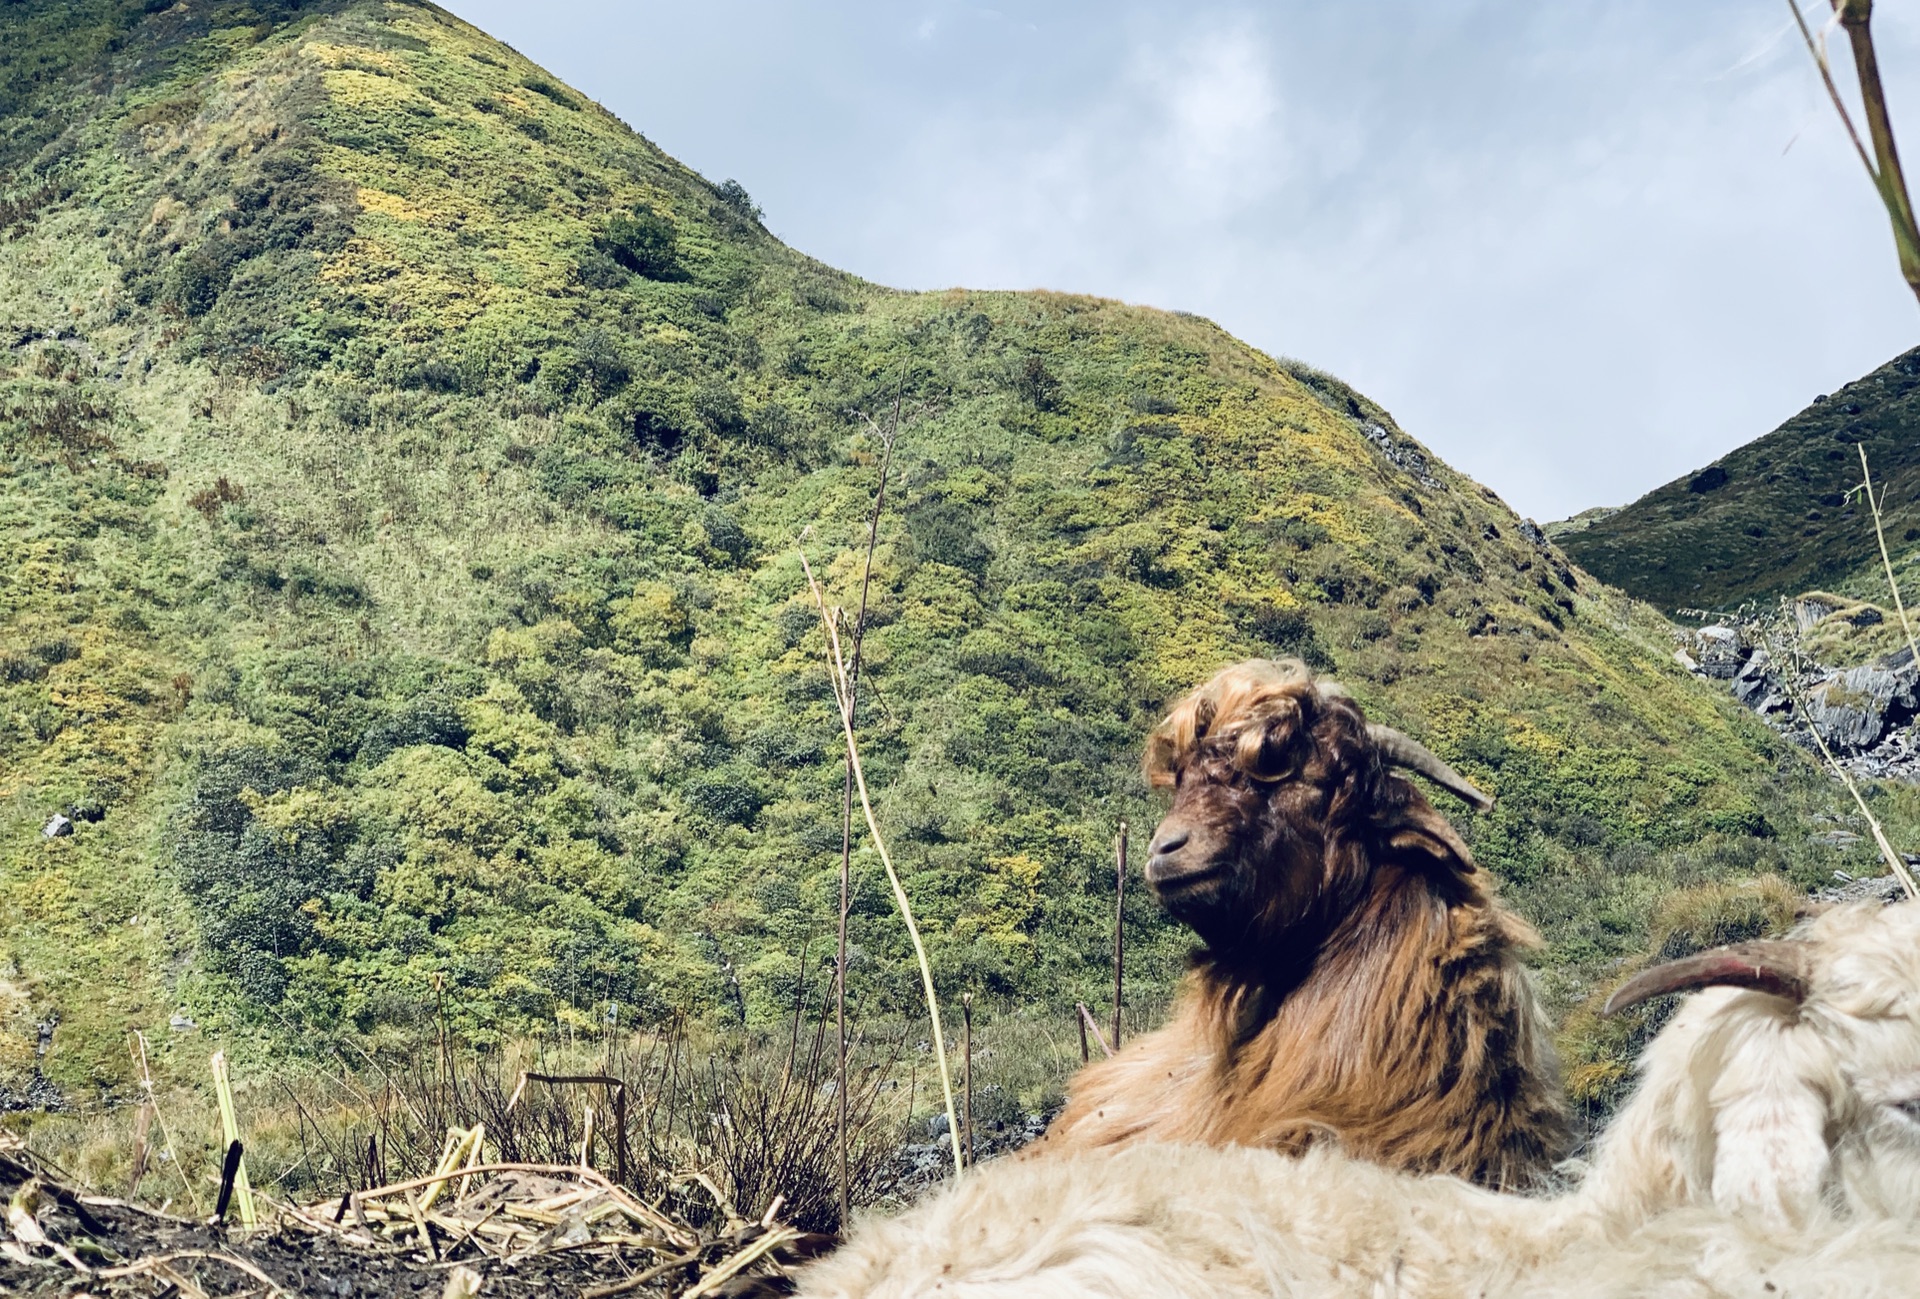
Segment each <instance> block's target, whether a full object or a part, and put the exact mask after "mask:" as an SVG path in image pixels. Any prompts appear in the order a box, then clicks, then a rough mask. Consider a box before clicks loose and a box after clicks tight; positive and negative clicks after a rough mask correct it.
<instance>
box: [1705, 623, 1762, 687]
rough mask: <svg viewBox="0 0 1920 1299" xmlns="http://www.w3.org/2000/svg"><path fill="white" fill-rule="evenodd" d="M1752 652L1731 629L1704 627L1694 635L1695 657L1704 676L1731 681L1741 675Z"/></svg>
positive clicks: (1737, 633) (1738, 634)
mask: <svg viewBox="0 0 1920 1299" xmlns="http://www.w3.org/2000/svg"><path fill="white" fill-rule="evenodd" d="M1751 654H1752V650H1750V649H1749V648H1748V647H1747V645H1746V644H1745V643H1744V642H1743V641H1742V640H1741V639H1740V633H1739V632H1737V631H1735V630H1734V629H1733V628H1731V627H1721V626H1713V627H1702V628H1701V629H1700V630H1699V631H1697V632H1695V633H1694V634H1693V656H1694V659H1695V661H1696V662H1698V663H1699V665H1700V669H1699V670H1700V674H1701V675H1702V676H1707V677H1712V678H1713V679H1714V680H1716V681H1731V680H1733V678H1734V677H1736V676H1737V675H1739V672H1740V669H1741V668H1742V667H1743V666H1744V665H1745V664H1746V662H1747V659H1748V658H1749V657H1750V656H1751Z"/></svg>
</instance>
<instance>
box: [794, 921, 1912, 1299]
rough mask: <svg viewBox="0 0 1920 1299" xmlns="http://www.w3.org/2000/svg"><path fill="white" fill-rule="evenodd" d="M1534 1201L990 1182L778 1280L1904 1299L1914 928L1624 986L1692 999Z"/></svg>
mask: <svg viewBox="0 0 1920 1299" xmlns="http://www.w3.org/2000/svg"><path fill="white" fill-rule="evenodd" d="M1725 983H1732V984H1735V985H1737V986H1736V987H1735V988H1731V989H1729V988H1724V987H1722V988H1716V989H1714V990H1712V991H1709V992H1707V993H1704V994H1702V995H1701V996H1698V997H1695V998H1693V999H1692V1000H1690V1001H1689V1002H1688V1003H1687V1004H1686V1006H1685V1007H1683V1009H1682V1011H1681V1013H1680V1014H1679V1015H1677V1016H1676V1017H1675V1018H1674V1020H1673V1022H1672V1023H1670V1024H1669V1025H1668V1026H1667V1027H1666V1028H1665V1029H1663V1030H1662V1032H1661V1033H1660V1035H1659V1036H1658V1037H1657V1038H1656V1039H1655V1041H1654V1042H1653V1043H1652V1044H1651V1045H1650V1046H1649V1048H1648V1050H1647V1052H1646V1055H1645V1061H1644V1071H1643V1072H1644V1077H1643V1080H1642V1083H1641V1086H1640V1087H1639V1088H1638V1089H1637V1091H1636V1093H1635V1095H1634V1097H1633V1098H1632V1100H1630V1101H1629V1102H1628V1104H1627V1106H1626V1107H1625V1108H1624V1109H1623V1110H1622V1112H1621V1114H1620V1116H1619V1117H1618V1119H1617V1120H1616V1121H1615V1123H1614V1125H1613V1126H1612V1127H1611V1128H1610V1129H1609V1131H1608V1133H1607V1135H1606V1137H1605V1138H1604V1139H1603V1140H1602V1142H1601V1145H1600V1148H1599V1153H1598V1155H1597V1156H1596V1159H1595V1163H1594V1167H1593V1169H1592V1171H1591V1172H1590V1174H1589V1175H1588V1176H1587V1177H1586V1178H1585V1179H1584V1180H1583V1181H1582V1183H1581V1184H1580V1185H1579V1186H1578V1187H1577V1188H1576V1189H1574V1190H1572V1191H1570V1192H1568V1193H1566V1194H1563V1195H1560V1196H1557V1197H1554V1198H1529V1197H1521V1196H1511V1195H1500V1194H1497V1193H1494V1192H1490V1191H1484V1190H1480V1189H1478V1188H1475V1187H1472V1186H1468V1185H1467V1184H1465V1183H1463V1182H1460V1181H1456V1180H1454V1179H1452V1178H1444V1177H1413V1176H1409V1175H1406V1174H1403V1173H1395V1172H1390V1171H1387V1170H1385V1169H1381V1168H1378V1167H1375V1166H1373V1165H1371V1164H1366V1163H1362V1162H1359V1161H1356V1160H1353V1159H1349V1158H1347V1157H1346V1156H1344V1155H1341V1154H1339V1153H1337V1152H1335V1151H1332V1150H1329V1149H1319V1150H1313V1151H1309V1152H1308V1153H1307V1154H1306V1155H1305V1156H1302V1157H1299V1158H1288V1157H1285V1156H1281V1155H1276V1154H1273V1153H1271V1152H1267V1151H1258V1150H1247V1149H1228V1150H1217V1149H1203V1148H1200V1147H1191V1146H1159V1145H1137V1146H1132V1147H1127V1148H1124V1149H1121V1150H1119V1151H1117V1152H1115V1153H1112V1154H1106V1153H1089V1154H1084V1155H1075V1156H1070V1157H1063V1158H1060V1159H1057V1160H1051V1161H1047V1160H1041V1161H1030V1162H1027V1161H1020V1162H1013V1161H1010V1162H1008V1163H1005V1164H999V1165H994V1166H991V1167H988V1168H985V1169H982V1170H981V1171H980V1172H979V1173H978V1174H976V1175H974V1176H972V1177H970V1178H969V1179H968V1180H967V1181H966V1182H965V1183H963V1184H962V1185H960V1186H958V1187H956V1188H953V1189H950V1190H948V1191H946V1192H944V1193H943V1194H941V1195H938V1196H936V1197H934V1198H933V1199H931V1200H929V1201H927V1202H926V1203H923V1204H921V1205H920V1206H918V1207H916V1208H915V1209H913V1210H911V1211H909V1212H907V1213H906V1214H903V1215H901V1216H900V1217H898V1218H896V1219H893V1220H891V1221H869V1222H866V1223H864V1224H862V1225H861V1226H860V1227H859V1228H857V1229H856V1230H855V1231H854V1233H853V1235H852V1238H851V1239H850V1240H849V1241H848V1243H847V1244H846V1245H845V1246H844V1247H843V1248H842V1249H840V1250H839V1251H838V1252H837V1253H835V1254H834V1255H832V1256H830V1257H829V1258H827V1259H824V1260H822V1261H820V1262H818V1263H815V1264H813V1265H812V1266H811V1267H809V1268H808V1269H806V1270H805V1271H803V1272H802V1273H801V1276H800V1293H801V1294H802V1295H805V1296H809V1297H810V1299H896V1297H897V1299H907V1297H908V1296H922V1295H929V1294H936V1293H937V1294H940V1295H943V1296H948V1295H950V1296H954V1297H955V1299H989V1297H991V1299H1039V1297H1040V1296H1048V1299H1071V1297H1076V1296H1085V1297H1087V1299H1092V1297H1093V1296H1120V1295H1127V1296H1133V1295H1143V1294H1152V1295H1163V1296H1173V1297H1175V1299H1187V1297H1189V1296H1191V1297H1192V1299H1202V1297H1203V1296H1204V1297H1206V1299H1240V1297H1242V1296H1246V1297H1248V1299H1251V1297H1253V1296H1277V1295H1285V1296H1314V1297H1315V1299H1321V1297H1326V1299H1334V1297H1338V1296H1349V1295H1351V1296H1355V1297H1356V1299H1362V1297H1364V1299H1385V1297H1387V1296H1394V1297H1404V1299H1455V1297H1456V1296H1457V1297H1459V1299H1467V1297H1469V1296H1472V1297H1473V1299H1495V1297H1510V1299H1520V1297H1521V1296H1527V1297H1528V1299H1535V1297H1537V1296H1555V1297H1562V1296H1564V1297H1567V1299H1573V1297H1575V1296H1577V1297H1579V1299H1629V1297H1631V1299H1665V1297H1667V1296H1672V1297H1674V1299H1680V1297H1681V1296H1685V1297H1686V1299H1705V1297H1707V1296H1722V1295H1727V1296H1731V1295H1741V1296H1749V1295H1750V1296H1754V1297H1755V1299H1769V1297H1772V1299H1785V1297H1786V1296H1805V1295H1831V1296H1835V1297H1836V1299H1869V1297H1872V1296H1881V1295H1886V1296H1893V1295H1902V1296H1906V1295H1913V1294H1916V1293H1920V1239H1916V1238H1915V1233H1914V1232H1913V1228H1914V1227H1915V1226H1916V1225H1920V904H1908V905H1903V906H1898V907H1891V908H1886V909H1884V910H1882V909H1879V908H1876V907H1872V906H1870V905H1867V906H1855V907H1847V908H1839V909H1835V910H1833V911H1830V912H1828V913H1827V914H1825V915H1823V916H1821V917H1819V918H1818V919H1816V920H1814V921H1813V922H1812V923H1811V924H1810V925H1808V926H1806V927H1805V928H1804V929H1803V930H1802V931H1801V932H1800V933H1799V934H1798V935H1797V936H1796V937H1795V938H1792V939H1788V940H1779V941H1776V942H1768V943H1757V944H1743V945H1741V946H1740V947H1737V948H1731V949H1721V950H1720V951H1718V952H1714V953H1706V954H1703V955H1702V956H1699V957H1694V958H1689V959H1688V960H1686V961H1682V962H1676V963H1674V964H1672V965H1669V966H1663V967H1660V968H1659V969H1657V970H1652V971H1648V972H1647V973H1646V974H1644V975H1642V976H1640V978H1638V979H1636V980H1634V981H1632V982H1630V983H1629V984H1628V985H1627V986H1626V987H1625V988H1623V989H1622V990H1621V993H1620V994H1618V995H1617V996H1616V1003H1617V1004H1618V1003H1627V1002H1631V1001H1634V1000H1639V999H1642V998H1644V997H1646V996H1652V995H1657V994H1658V993H1661V992H1672V991H1680V990H1683V989H1687V988H1694V987H1699V986H1702V985H1704V984H1725Z"/></svg>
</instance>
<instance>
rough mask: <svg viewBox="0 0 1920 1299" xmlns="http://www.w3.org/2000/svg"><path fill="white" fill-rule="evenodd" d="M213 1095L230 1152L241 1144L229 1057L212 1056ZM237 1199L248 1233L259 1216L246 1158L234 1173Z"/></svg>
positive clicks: (219, 1052)
mask: <svg viewBox="0 0 1920 1299" xmlns="http://www.w3.org/2000/svg"><path fill="white" fill-rule="evenodd" d="M211 1063H212V1066H213V1091H214V1095H215V1097H216V1098H217V1099H218V1100H219V1102H220V1130H221V1133H222V1135H223V1136H224V1137H225V1139H226V1143H227V1148H228V1149H229V1150H231V1149H232V1148H233V1147H234V1146H236V1145H238V1144H239V1142H240V1119H239V1116H238V1114H237V1113H236V1111H235V1110H234V1107H233V1078H232V1076H231V1074H230V1073H229V1072H228V1070H227V1053H226V1052H225V1051H215V1052H214V1053H213V1060H212V1062H211ZM233 1191H234V1196H235V1198H236V1199H238V1200H239V1202H240V1222H241V1224H242V1225H243V1226H245V1227H246V1228H247V1229H248V1230H249V1231H251V1230H252V1229H253V1228H255V1227H257V1226H259V1225H260V1218H259V1215H258V1214H257V1213H256V1212H255V1210H254V1206H253V1186H252V1184H251V1183H250V1182H248V1180H247V1161H246V1156H245V1155H242V1156H241V1157H240V1161H239V1166H238V1167H237V1168H235V1169H234V1177H233Z"/></svg>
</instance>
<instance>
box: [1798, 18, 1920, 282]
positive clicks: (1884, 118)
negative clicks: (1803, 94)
mask: <svg viewBox="0 0 1920 1299" xmlns="http://www.w3.org/2000/svg"><path fill="white" fill-rule="evenodd" d="M1830 3H1831V4H1832V5H1833V12H1834V14H1835V15H1836V17H1837V18H1838V20H1839V23H1840V26H1842V27H1843V28H1845V29H1846V32H1847V41H1848V44H1849V46H1850V47H1851V49H1852V51H1853V66H1854V71H1855V72H1856V73H1857V74H1858V76H1859V79H1860V103H1861V106H1862V108H1863V109H1864V110H1865V112H1866V116H1867V132H1868V134H1869V135H1870V136H1871V137H1872V139H1873V156H1872V157H1868V155H1867V149H1866V146H1865V145H1864V144H1862V143H1861V142H1860V132H1859V131H1858V130H1857V129H1856V128H1855V127H1854V124H1853V115H1852V114H1851V113H1849V112H1847V105H1846V101H1845V100H1844V99H1842V98H1841V97H1840V87H1839V86H1838V85H1836V84H1835V83H1834V80H1833V67H1832V64H1830V63H1829V62H1828V60H1827V53H1826V50H1825V48H1824V46H1823V43H1822V42H1821V41H1819V40H1816V39H1815V38H1814V35H1813V33H1812V32H1811V31H1809V30H1808V28H1807V20H1806V19H1805V18H1804V17H1803V16H1802V15H1801V13H1800V6H1799V4H1798V2H1797V0H1787V8H1788V9H1790V10H1792V11H1793V21H1794V25H1795V26H1797V27H1798V28H1799V29H1800V38H1801V40H1803V41H1805V42H1806V45H1807V53H1808V54H1810V55H1812V56H1813V62H1814V66H1816V67H1817V68H1819V69H1820V80H1821V82H1822V83H1823V84H1825V86H1826V88H1827V98H1828V99H1830V100H1832V101H1833V109H1834V111H1835V112H1836V113H1838V114H1839V115H1840V123H1841V125H1842V126H1844V127H1845V128H1846V131H1847V138H1848V139H1849V140H1851V141H1852V142H1853V151H1854V153H1856V154H1857V155H1859V158H1860V165H1861V166H1863V167H1865V168H1866V169H1867V177H1868V179H1870V180H1872V181H1873V187H1874V189H1875V190H1876V191H1877V192H1878V193H1879V195H1880V202H1881V205H1882V206H1883V207H1885V208H1886V209H1887V220H1888V221H1889V222H1890V223H1891V225H1892V226H1893V245H1894V251H1895V252H1896V253H1897V254H1898V255H1899V258H1900V274H1901V276H1902V277H1903V278H1905V280H1906V281H1907V287H1909V288H1910V289H1912V290H1913V292H1914V295H1915V297H1920V228H1916V226H1915V224H1914V218H1913V203H1912V200H1911V199H1910V198H1909V197H1908V194H1907V179H1906V175H1905V173H1904V172H1903V171H1902V170H1901V167H1900V151H1899V149H1898V148H1897V147H1895V145H1894V140H1893V122H1892V119H1891V118H1890V117H1889V116H1888V113H1887V92H1886V88H1885V86H1884V85H1882V84H1881V80H1880V60H1879V57H1878V56H1877V55H1876V54H1875V52H1874V47H1873V29H1872V22H1873V0H1830Z"/></svg>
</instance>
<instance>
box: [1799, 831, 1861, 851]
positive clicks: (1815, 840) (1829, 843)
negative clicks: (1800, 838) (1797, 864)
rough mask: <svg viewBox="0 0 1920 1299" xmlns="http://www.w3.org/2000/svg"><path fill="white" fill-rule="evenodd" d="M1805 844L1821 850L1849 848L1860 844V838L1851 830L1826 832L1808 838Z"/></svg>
mask: <svg viewBox="0 0 1920 1299" xmlns="http://www.w3.org/2000/svg"><path fill="white" fill-rule="evenodd" d="M1807 842H1809V843H1811V844H1815V845H1817V846H1819V847H1822V848H1842V849H1845V848H1851V847H1853V846H1854V845H1855V844H1857V843H1859V842H1860V836H1859V835H1857V834H1855V833H1854V832H1853V831H1851V830H1827V831H1823V832H1822V833H1820V834H1816V835H1810V836H1808V839H1807Z"/></svg>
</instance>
